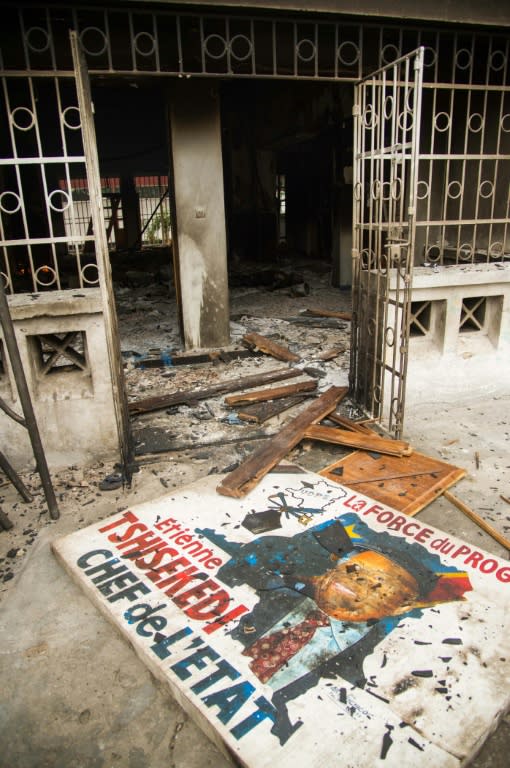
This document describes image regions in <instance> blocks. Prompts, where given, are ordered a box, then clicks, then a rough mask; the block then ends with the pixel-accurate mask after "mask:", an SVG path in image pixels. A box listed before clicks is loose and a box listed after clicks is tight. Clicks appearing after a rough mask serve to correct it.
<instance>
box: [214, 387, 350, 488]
mask: <svg viewBox="0 0 510 768" xmlns="http://www.w3.org/2000/svg"><path fill="white" fill-rule="evenodd" d="M348 391H349V388H348V387H330V388H329V389H328V390H326V392H324V393H323V394H322V395H321V396H320V397H318V398H317V399H316V400H314V402H313V403H311V404H310V405H309V406H308V408H306V409H305V410H304V411H302V412H301V413H300V414H299V415H298V416H296V418H294V419H292V420H291V421H290V422H289V423H288V424H286V425H285V426H284V427H283V429H282V430H281V431H280V432H279V433H278V434H277V435H276V436H275V437H274V438H273V439H272V440H271V441H270V442H269V443H267V444H266V445H264V446H262V448H260V449H259V450H258V451H255V453H253V454H252V455H251V456H250V457H249V458H248V459H246V461H244V462H243V463H242V464H241V465H240V466H239V467H238V468H237V469H235V470H234V471H233V472H231V473H230V474H229V475H226V477H224V478H223V480H222V481H221V483H220V484H219V485H218V487H217V488H216V490H217V491H218V493H220V494H222V495H223V496H233V497H234V498H237V499H239V498H242V497H243V496H245V495H246V494H247V493H248V491H250V490H251V489H252V488H254V487H255V486H256V485H257V483H258V482H259V480H261V479H262V478H263V477H264V475H266V474H267V473H268V472H269V470H270V469H272V468H273V467H274V466H275V465H276V464H277V463H278V462H279V461H280V460H281V459H283V458H284V456H285V455H286V454H287V453H288V452H289V451H290V450H292V448H294V447H295V446H296V445H297V444H298V443H299V441H300V440H301V439H302V437H303V435H304V433H305V431H306V429H307V428H308V427H309V426H310V425H311V424H313V423H314V422H316V421H320V419H323V418H324V416H326V415H327V414H328V413H330V412H331V411H332V410H333V409H334V408H336V406H337V404H338V403H339V402H340V400H341V399H342V398H343V397H345V396H346V394H347V392H348Z"/></svg>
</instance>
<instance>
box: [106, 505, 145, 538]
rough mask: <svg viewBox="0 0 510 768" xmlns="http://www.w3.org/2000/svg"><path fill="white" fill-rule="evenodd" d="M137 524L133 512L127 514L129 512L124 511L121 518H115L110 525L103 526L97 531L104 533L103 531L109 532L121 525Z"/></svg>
mask: <svg viewBox="0 0 510 768" xmlns="http://www.w3.org/2000/svg"><path fill="white" fill-rule="evenodd" d="M136 522H138V518H137V516H136V515H135V513H134V512H129V510H126V511H125V512H124V513H123V514H122V515H121V517H119V518H117V519H116V520H114V521H113V522H111V523H108V525H104V526H103V527H102V528H100V529H99V533H104V532H105V531H111V529H112V528H116V527H117V526H118V525H122V523H136Z"/></svg>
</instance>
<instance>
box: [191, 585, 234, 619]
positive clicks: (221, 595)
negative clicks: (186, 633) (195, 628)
mask: <svg viewBox="0 0 510 768" xmlns="http://www.w3.org/2000/svg"><path fill="white" fill-rule="evenodd" d="M229 603H230V596H229V594H228V592H225V590H224V589H220V590H219V591H218V592H216V593H215V594H214V595H209V597H206V598H205V599H204V600H202V601H201V602H199V603H197V604H196V605H192V606H191V608H188V609H187V610H186V615H187V616H189V618H190V619H200V620H201V621H208V619H214V618H215V617H216V616H221V614H222V613H223V612H224V611H225V610H226V609H227V608H228V605H229ZM211 605H214V608H211V607H210V606H211ZM206 608H209V610H208V611H206V610H205V609H206Z"/></svg>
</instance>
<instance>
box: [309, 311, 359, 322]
mask: <svg viewBox="0 0 510 768" xmlns="http://www.w3.org/2000/svg"><path fill="white" fill-rule="evenodd" d="M301 314H302V315H305V316H306V315H308V316H310V317H337V318H338V319H339V320H352V314H351V313H350V312H334V311H333V310H330V309H305V311H304V312H302V313H301Z"/></svg>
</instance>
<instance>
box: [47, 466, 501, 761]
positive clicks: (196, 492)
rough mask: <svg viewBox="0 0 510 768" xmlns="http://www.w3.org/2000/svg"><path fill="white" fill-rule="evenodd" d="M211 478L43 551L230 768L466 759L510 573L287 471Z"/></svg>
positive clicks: (479, 732) (483, 701)
mask: <svg viewBox="0 0 510 768" xmlns="http://www.w3.org/2000/svg"><path fill="white" fill-rule="evenodd" d="M217 484H218V478H217V477H208V478H205V479H203V480H201V481H199V482H197V483H195V484H194V485H192V486H188V487H186V488H183V489H180V490H178V491H176V492H175V493H173V494H170V495H167V496H164V497H162V498H160V499H157V500H155V501H151V502H148V503H144V504H141V505H139V506H136V507H132V508H129V509H125V510H122V511H120V512H118V513H117V514H115V515H113V516H112V517H110V518H108V519H106V520H103V521H100V522H98V523H96V524H94V525H92V526H89V527H88V528H85V529H83V530H81V531H78V532H76V533H73V534H71V535H69V536H66V537H64V538H61V539H58V540H57V541H56V542H55V543H54V545H53V549H54V552H55V554H56V556H57V557H58V558H59V560H60V561H61V562H62V563H63V565H64V566H65V568H66V569H67V570H68V571H69V573H70V574H71V575H72V577H73V578H74V579H75V580H76V582H77V583H78V584H79V585H80V586H81V587H82V588H83V589H84V590H85V591H86V593H87V595H88V596H89V597H90V598H91V599H92V600H93V601H94V603H95V604H96V605H97V606H98V607H99V608H100V609H101V610H102V611H103V612H104V613H105V614H106V615H107V616H108V618H109V619H110V620H111V621H112V622H113V623H114V624H115V625H116V626H117V627H118V628H119V629H120V631H121V632H122V634H123V635H124V636H125V637H126V639H127V640H128V641H129V642H130V643H131V645H132V646H133V648H134V650H135V651H136V652H137V654H138V655H139V656H140V657H141V658H142V660H143V661H144V662H145V663H146V664H147V665H148V667H149V668H150V669H151V671H152V672H153V673H154V674H155V675H156V676H157V677H158V678H160V679H162V680H164V681H165V682H166V683H167V684H168V686H169V688H170V690H171V692H172V694H173V695H174V696H175V697H176V699H177V700H178V701H179V703H180V704H181V705H182V706H183V707H184V709H186V711H187V712H188V713H189V714H190V715H191V716H192V717H193V718H194V720H195V721H196V722H197V724H198V725H199V726H201V727H202V728H203V729H204V730H205V731H206V733H207V734H208V735H209V736H210V737H211V738H212V739H213V740H214V741H215V743H216V744H217V745H218V746H219V747H220V748H221V749H222V750H223V751H224V752H225V753H227V754H231V755H234V756H235V760H236V761H237V762H239V763H240V764H242V765H245V766H249V767H250V768H266V767H269V766H273V765H278V767H279V768H294V766H295V765H296V761H298V763H297V764H299V765H304V764H311V763H313V764H314V765H322V764H326V761H330V760H332V759H334V760H336V761H338V760H341V761H342V765H343V766H345V767H346V768H361V766H367V765H370V766H379V765H380V766H384V765H386V766H387V765H390V764H391V765H413V766H415V768H420V767H421V766H423V768H425V766H427V768H428V767H429V766H431V765H434V766H435V767H436V768H443V767H444V768H450V766H451V767H452V768H453V767H454V766H461V765H463V764H464V763H467V762H468V760H469V759H470V757H471V756H472V755H473V754H474V753H475V752H476V751H477V750H478V749H479V748H480V746H481V744H482V743H483V741H484V740H485V738H486V737H487V736H488V734H489V733H490V732H491V730H492V729H493V728H494V727H495V724H496V722H497V720H498V718H499V717H500V716H501V715H502V714H503V713H504V712H505V711H506V710H507V709H508V706H509V704H510V686H509V685H508V682H509V677H510V620H509V618H508V617H509V616H510V611H509V610H508V608H509V606H510V597H509V596H510V564H509V563H508V562H505V561H503V560H500V559H499V558H497V557H494V556H493V555H490V554H488V553H486V552H484V551H482V550H480V549H478V548H476V547H474V546H472V545H471V544H467V543H465V542H463V541H461V540H459V539H456V538H454V537H452V536H450V535H447V534H445V533H443V532H441V531H440V530H438V529H435V528H433V527H431V526H429V525H427V523H426V522H424V521H422V520H420V519H416V518H413V517H408V516H406V515H404V514H402V513H399V512H397V511H396V510H393V509H391V508H388V507H385V506H383V505H382V504H379V503H377V502H374V501H373V500H371V499H369V498H368V497H366V496H363V495H360V494H358V493H356V492H353V491H352V490H350V489H347V488H344V487H342V486H341V485H338V484H337V483H333V482H330V481H328V480H326V479H324V478H323V477H321V476H319V475H316V474H313V473H309V472H305V471H301V470H300V469H299V468H293V469H292V471H290V472H289V471H288V469H285V470H284V468H280V470H278V468H277V470H276V471H274V472H273V473H271V474H269V475H268V476H267V477H266V478H265V479H264V480H263V481H262V482H261V483H260V484H259V485H258V486H257V488H255V489H254V490H253V491H252V492H251V493H250V494H249V495H248V496H247V497H246V498H244V499H242V500H238V499H232V498H227V497H224V496H219V495H218V494H217V493H216V491H215V487H216V485H217Z"/></svg>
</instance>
